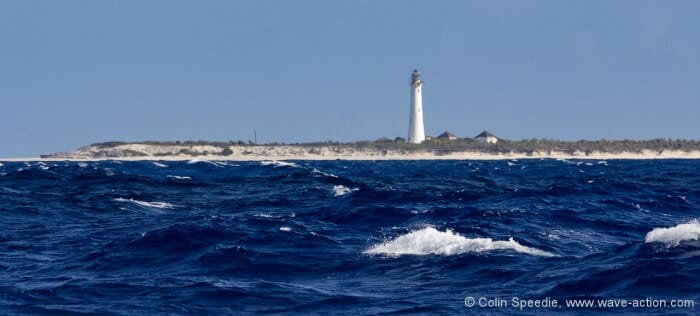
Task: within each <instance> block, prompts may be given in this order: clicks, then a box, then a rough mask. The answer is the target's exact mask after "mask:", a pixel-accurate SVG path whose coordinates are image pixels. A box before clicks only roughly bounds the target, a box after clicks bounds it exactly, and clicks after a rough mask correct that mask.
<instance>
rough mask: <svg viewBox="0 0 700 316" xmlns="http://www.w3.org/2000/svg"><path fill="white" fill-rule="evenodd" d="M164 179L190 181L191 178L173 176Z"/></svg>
mask: <svg viewBox="0 0 700 316" xmlns="http://www.w3.org/2000/svg"><path fill="white" fill-rule="evenodd" d="M166 177H168V178H172V179H178V180H189V179H192V178H191V177H188V176H173V175H167V176H166Z"/></svg>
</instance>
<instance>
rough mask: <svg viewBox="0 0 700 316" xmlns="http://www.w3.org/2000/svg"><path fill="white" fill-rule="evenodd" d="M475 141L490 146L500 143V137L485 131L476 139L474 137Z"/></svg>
mask: <svg viewBox="0 0 700 316" xmlns="http://www.w3.org/2000/svg"><path fill="white" fill-rule="evenodd" d="M474 139H476V140H477V141H479V142H482V143H489V144H495V143H498V137H496V135H493V134H491V133H489V132H487V131H483V132H481V134H479V135H476V137H474Z"/></svg>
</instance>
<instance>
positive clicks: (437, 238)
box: [364, 227, 556, 257]
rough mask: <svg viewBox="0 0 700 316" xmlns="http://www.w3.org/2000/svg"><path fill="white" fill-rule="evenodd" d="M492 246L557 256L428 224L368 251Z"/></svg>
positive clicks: (445, 251) (454, 251)
mask: <svg viewBox="0 0 700 316" xmlns="http://www.w3.org/2000/svg"><path fill="white" fill-rule="evenodd" d="M493 250H513V251H516V252H519V253H524V254H528V255H533V256H542V257H554V256H556V255H555V254H553V253H551V252H547V251H544V250H539V249H536V248H532V247H527V246H523V245H521V244H519V243H518V242H517V241H515V240H514V239H513V238H510V239H509V240H507V241H506V240H497V241H494V240H493V239H491V238H466V237H464V236H461V235H459V234H457V233H455V232H453V231H452V230H449V229H448V230H446V231H444V232H442V231H439V230H437V229H435V228H433V227H426V228H423V229H420V230H416V231H413V232H410V233H408V234H405V235H402V236H399V237H396V238H395V239H393V240H390V241H387V242H384V243H381V244H378V245H374V246H372V247H370V248H369V249H367V250H365V251H364V253H365V254H382V255H389V256H401V255H444V256H452V255H459V254H464V253H480V252H486V251H493Z"/></svg>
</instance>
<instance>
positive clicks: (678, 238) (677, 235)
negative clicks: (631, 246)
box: [644, 219, 700, 247]
mask: <svg viewBox="0 0 700 316" xmlns="http://www.w3.org/2000/svg"><path fill="white" fill-rule="evenodd" d="M698 239H700V222H699V221H698V220H697V219H694V220H692V221H690V222H687V223H685V224H678V225H676V226H673V227H668V228H664V227H656V228H654V229H652V230H651V231H650V232H648V233H647V236H646V238H645V239H644V242H645V243H654V242H658V243H663V244H666V246H668V247H675V246H678V245H679V244H680V243H681V242H683V241H690V240H698Z"/></svg>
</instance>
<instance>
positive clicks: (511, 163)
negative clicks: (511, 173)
mask: <svg viewBox="0 0 700 316" xmlns="http://www.w3.org/2000/svg"><path fill="white" fill-rule="evenodd" d="M507 164H508V167H512V166H515V163H514V162H510V161H509V162H507Z"/></svg>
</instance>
